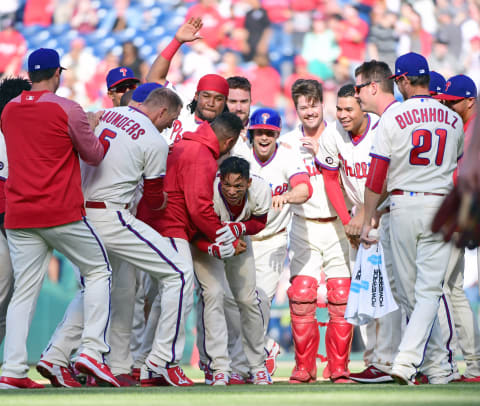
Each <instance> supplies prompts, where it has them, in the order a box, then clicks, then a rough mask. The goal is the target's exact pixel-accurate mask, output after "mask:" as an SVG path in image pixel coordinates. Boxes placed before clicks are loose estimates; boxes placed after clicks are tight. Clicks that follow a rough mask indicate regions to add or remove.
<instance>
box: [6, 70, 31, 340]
mask: <svg viewBox="0 0 480 406" xmlns="http://www.w3.org/2000/svg"><path fill="white" fill-rule="evenodd" d="M31 88H32V86H31V84H30V82H29V81H28V80H27V79H23V78H7V79H3V80H2V81H1V82H0V116H1V115H2V112H3V109H4V108H5V106H6V104H7V103H8V102H9V101H10V100H12V99H13V98H15V97H17V96H18V95H19V94H20V93H22V91H24V90H30V89H31ZM7 177H8V160H7V150H6V148H5V139H4V138H3V134H2V133H1V131H0V263H1V264H2V266H1V269H0V286H1V287H2V288H1V290H0V344H1V343H2V341H3V338H4V337H5V322H6V316H7V308H8V302H9V301H10V297H11V296H12V291H13V269H12V263H11V261H10V253H9V252H8V244H7V239H6V237H5V234H4V233H5V229H4V227H3V222H4V218H5V190H4V187H5V181H6V180H7Z"/></svg>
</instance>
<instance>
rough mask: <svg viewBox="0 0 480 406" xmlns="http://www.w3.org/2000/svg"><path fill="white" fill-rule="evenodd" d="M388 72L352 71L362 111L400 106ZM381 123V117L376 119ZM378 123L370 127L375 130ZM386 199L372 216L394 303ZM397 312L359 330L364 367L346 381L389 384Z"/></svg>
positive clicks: (382, 68) (378, 67) (375, 64)
mask: <svg viewBox="0 0 480 406" xmlns="http://www.w3.org/2000/svg"><path fill="white" fill-rule="evenodd" d="M391 75H392V71H391V70H390V68H389V67H388V65H387V64H386V63H385V62H381V61H376V60H372V61H368V62H364V63H363V64H362V65H360V66H359V67H358V68H357V69H356V70H355V77H356V78H355V80H356V83H357V84H356V85H355V91H356V97H357V99H358V100H359V102H360V105H361V107H362V110H363V111H366V112H371V113H374V114H376V115H378V116H382V115H383V114H384V113H385V112H387V111H390V110H391V109H395V108H396V107H398V106H399V105H400V103H399V102H397V100H395V97H394V92H393V82H392V80H391V79H389V78H390V76H391ZM380 120H381V118H380ZM376 127H378V122H377V124H375V125H374V126H373V130H374V131H376ZM388 205H389V200H388V198H386V199H385V200H384V202H383V203H382V204H381V205H380V206H379V207H377V215H376V217H380V225H379V229H380V241H381V243H382V247H383V252H384V260H385V269H386V270H387V275H388V277H389V283H390V288H391V291H392V294H393V296H394V298H395V300H396V301H397V302H399V297H398V294H397V289H396V285H395V278H394V276H393V270H392V254H391V244H390V213H389V209H388ZM401 326H402V318H401V311H400V310H397V311H396V312H392V313H389V314H388V315H386V316H385V317H382V318H381V319H378V320H375V321H373V322H371V323H368V324H367V325H366V327H365V329H362V328H361V331H362V333H364V334H362V336H363V337H364V342H365V347H366V349H365V352H364V361H365V364H366V366H367V368H366V369H365V370H364V371H362V372H359V373H353V374H350V378H351V379H353V380H354V381H356V382H360V383H383V382H391V381H392V377H391V376H390V372H391V368H392V364H393V360H394V358H395V355H396V353H397V351H398V345H399V344H400V339H401V336H402V329H401Z"/></svg>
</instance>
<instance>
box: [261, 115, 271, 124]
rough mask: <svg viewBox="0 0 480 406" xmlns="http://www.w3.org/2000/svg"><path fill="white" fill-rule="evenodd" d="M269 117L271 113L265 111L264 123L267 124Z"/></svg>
mask: <svg viewBox="0 0 480 406" xmlns="http://www.w3.org/2000/svg"><path fill="white" fill-rule="evenodd" d="M269 118H270V114H268V113H263V114H262V121H263V124H267V121H268V119H269Z"/></svg>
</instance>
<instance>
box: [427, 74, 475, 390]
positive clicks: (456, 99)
mask: <svg viewBox="0 0 480 406" xmlns="http://www.w3.org/2000/svg"><path fill="white" fill-rule="evenodd" d="M476 97H477V87H476V86H475V83H474V82H473V80H472V79H470V78H469V77H468V76H465V75H457V76H453V77H451V78H450V79H448V81H446V83H445V86H444V88H443V89H442V92H441V93H440V94H438V95H437V96H435V98H436V99H437V100H443V101H444V103H445V104H446V106H448V107H449V108H451V109H452V110H453V111H455V112H456V113H458V114H459V115H460V117H461V118H462V122H463V129H464V132H465V141H464V144H465V148H467V147H468V145H469V144H470V141H471V137H472V135H473V131H472V130H473V125H472V123H474V122H475V117H476V110H477V107H476V103H477V100H476ZM462 161H463V159H461V160H460V161H459V167H461V165H462ZM464 268H465V248H457V247H453V248H452V255H451V256H450V261H449V264H448V268H447V274H446V277H445V284H444V291H445V295H444V296H442V301H441V303H443V306H441V307H444V310H445V312H443V311H440V312H439V321H440V325H441V326H442V331H443V335H444V340H445V344H446V346H447V350H448V351H449V360H450V361H451V362H452V363H454V364H455V365H454V368H455V370H456V371H457V373H458V368H457V366H456V363H455V360H454V358H453V353H452V350H451V348H450V343H451V340H452V337H453V335H454V334H455V333H454V330H453V326H452V323H451V318H452V316H453V320H454V325H455V329H456V331H457V333H458V334H457V338H458V343H459V346H460V349H461V350H462V353H463V356H464V358H465V363H466V369H465V372H464V374H463V377H462V378H461V379H462V380H463V381H466V382H480V332H479V329H478V322H477V318H476V317H475V315H474V314H473V312H472V308H471V307H470V303H469V301H468V299H467V297H466V296H465V291H464V290H463V280H464ZM451 313H453V314H451Z"/></svg>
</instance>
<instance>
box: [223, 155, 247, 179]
mask: <svg viewBox="0 0 480 406" xmlns="http://www.w3.org/2000/svg"><path fill="white" fill-rule="evenodd" d="M219 169H220V177H221V178H224V177H225V176H227V175H228V174H229V173H236V174H239V175H240V176H241V177H242V178H244V179H247V180H249V179H250V164H249V163H248V161H247V160H245V159H243V158H240V157H238V156H231V157H228V158H227V159H225V161H223V162H222V163H221V164H220V168H219Z"/></svg>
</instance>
